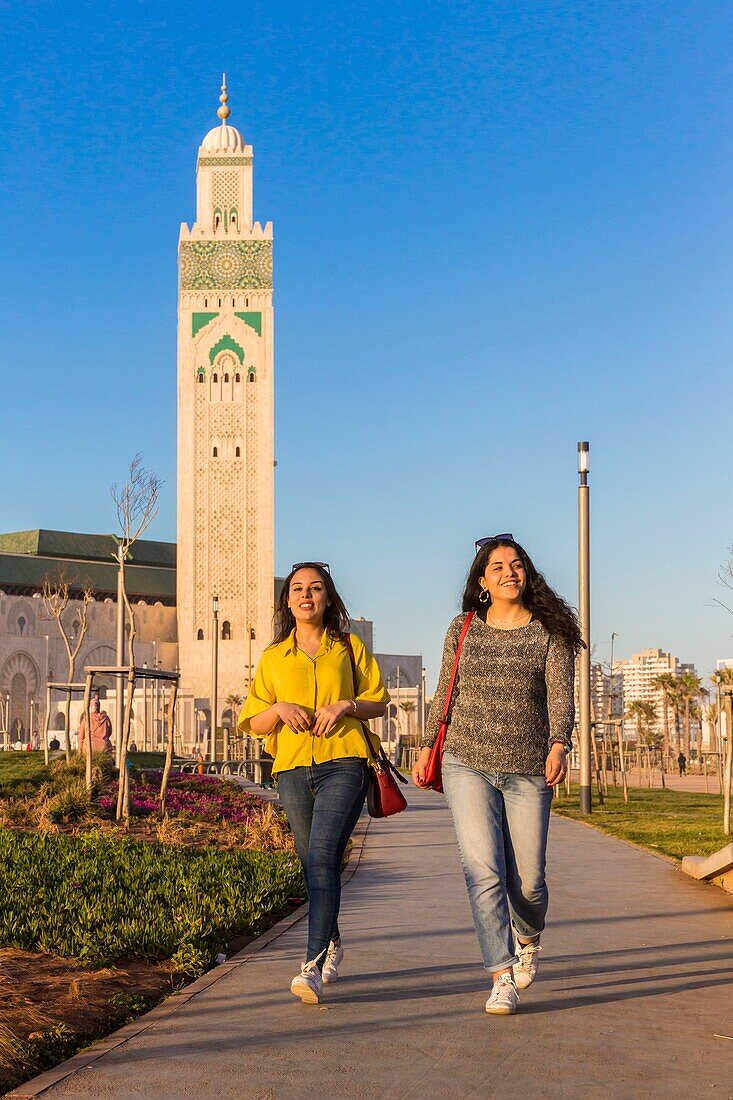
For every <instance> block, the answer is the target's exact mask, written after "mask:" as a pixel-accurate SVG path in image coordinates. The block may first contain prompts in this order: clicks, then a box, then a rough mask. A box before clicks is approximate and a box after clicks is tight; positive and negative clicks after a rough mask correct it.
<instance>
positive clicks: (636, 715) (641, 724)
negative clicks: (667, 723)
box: [626, 699, 657, 787]
mask: <svg viewBox="0 0 733 1100" xmlns="http://www.w3.org/2000/svg"><path fill="white" fill-rule="evenodd" d="M626 717H627V718H633V719H634V721H635V722H636V766H637V768H638V769H639V778H641V749H642V746H644V747H646V751H647V762H648V761H649V740H648V739H649V727H650V726H651V724H652V723H653V722H654V721H655V720H656V717H657V708H656V707H655V706H654V703H645V702H642V700H641V699H635V700H634V702H633V703H629V705H628V707H627V708H626ZM649 786H650V787H651V770H650V773H649Z"/></svg>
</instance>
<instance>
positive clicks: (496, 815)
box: [443, 752, 552, 973]
mask: <svg viewBox="0 0 733 1100" xmlns="http://www.w3.org/2000/svg"><path fill="white" fill-rule="evenodd" d="M443 789H444V791H445V796H446V799H447V800H448V806H449V807H450V812H451V816H452V818H453V825H454V827H455V830H456V837H457V839H458V847H459V850H460V855H461V863H462V865H463V873H464V876H465V879H466V887H467V888H468V897H469V901H470V903H471V911H472V913H473V923H474V925H475V927H476V935H477V936H478V941H479V947H480V949H481V955H482V958H483V963H484V967H485V968H486V970H487V971H488V972H489V973H495V972H496V971H497V970H505V969H508V968H509V967H510V966H514V964H515V963H517V962H518V959H517V955H516V952H515V945H514V932H516V933H518V934H519V936H520V937H521V938H522V939H523V940H530V939H533V938H534V937H535V936H539V934H540V932H541V931H542V930H543V928H544V927H545V916H546V913H547V900H548V895H547V883H546V882H545V857H546V851H547V834H548V830H549V823H550V806H551V803H552V790H551V788H550V787H548V786H547V783H546V782H545V777H544V776H543V775H520V774H511V773H491V774H490V773H488V772H482V771H479V770H478V769H476V768H470V767H469V766H468V765H467V764H464V763H462V761H460V760H458V758H457V757H455V756H453V755H452V754H451V753H449V752H446V753H444V754H443Z"/></svg>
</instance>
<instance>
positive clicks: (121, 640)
mask: <svg viewBox="0 0 733 1100" xmlns="http://www.w3.org/2000/svg"><path fill="white" fill-rule="evenodd" d="M116 557H117V647H116V650H115V661H116V662H117V667H118V668H121V667H122V665H123V664H124V662H125V558H124V554H123V552H122V544H121V543H118V544H117V554H116ZM124 682H125V681H124V677H123V676H122V675H121V674H118V675H117V676H116V677H115V684H116V695H117V709H116V712H115V763H116V764H117V767H118V768H119V766H120V749H121V747H122V725H123V713H122V711H123V704H124V699H123V696H124V690H125V689H124Z"/></svg>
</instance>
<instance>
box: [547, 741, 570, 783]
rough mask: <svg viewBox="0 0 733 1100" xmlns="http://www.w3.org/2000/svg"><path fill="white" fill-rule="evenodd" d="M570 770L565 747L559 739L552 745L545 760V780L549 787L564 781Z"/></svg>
mask: <svg viewBox="0 0 733 1100" xmlns="http://www.w3.org/2000/svg"><path fill="white" fill-rule="evenodd" d="M567 770H568V760H567V756H566V754H565V749H564V748H563V747H562V745H561V744H560V742H559V741H556V742H555V744H554V745H552V746H551V748H550V751H549V753H548V754H547V760H546V761H545V782H546V783H547V786H548V787H556V786H557V785H558V783H562V781H563V779H564V778H565V776H566V774H567Z"/></svg>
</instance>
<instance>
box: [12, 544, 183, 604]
mask: <svg viewBox="0 0 733 1100" xmlns="http://www.w3.org/2000/svg"><path fill="white" fill-rule="evenodd" d="M116 545H117V544H116V540H115V539H114V538H113V536H112V535H83V534H74V533H73V532H70V531H43V530H37V531H16V532H13V533H11V534H6V535H0V589H3V590H6V591H7V590H12V589H15V590H21V591H22V592H25V593H32V592H33V591H39V590H40V588H41V586H42V584H43V581H44V578H45V577H47V576H51V577H52V576H54V575H56V574H58V573H59V572H60V571H63V572H64V573H65V575H66V578H67V580H68V581H69V583H70V585H71V587H72V589H74V590H79V589H81V588H83V587H84V586H85V584H87V583H88V584H90V585H91V587H92V588H93V590H94V591H95V593H97V594H98V595H102V596H107V595H110V596H116V594H117V564H116V562H115V561H114V553H115V546H116ZM127 561H128V564H127V567H126V569H125V576H126V578H127V591H128V595H129V596H130V597H131V598H133V599H148V600H162V601H164V602H165V603H168V604H170V603H175V599H176V544H175V543H174V542H152V541H149V540H146V539H141V540H140V541H139V542H136V543H135V545H134V546H133V548H132V551H131V553H130V557H129V558H128V559H127Z"/></svg>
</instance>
